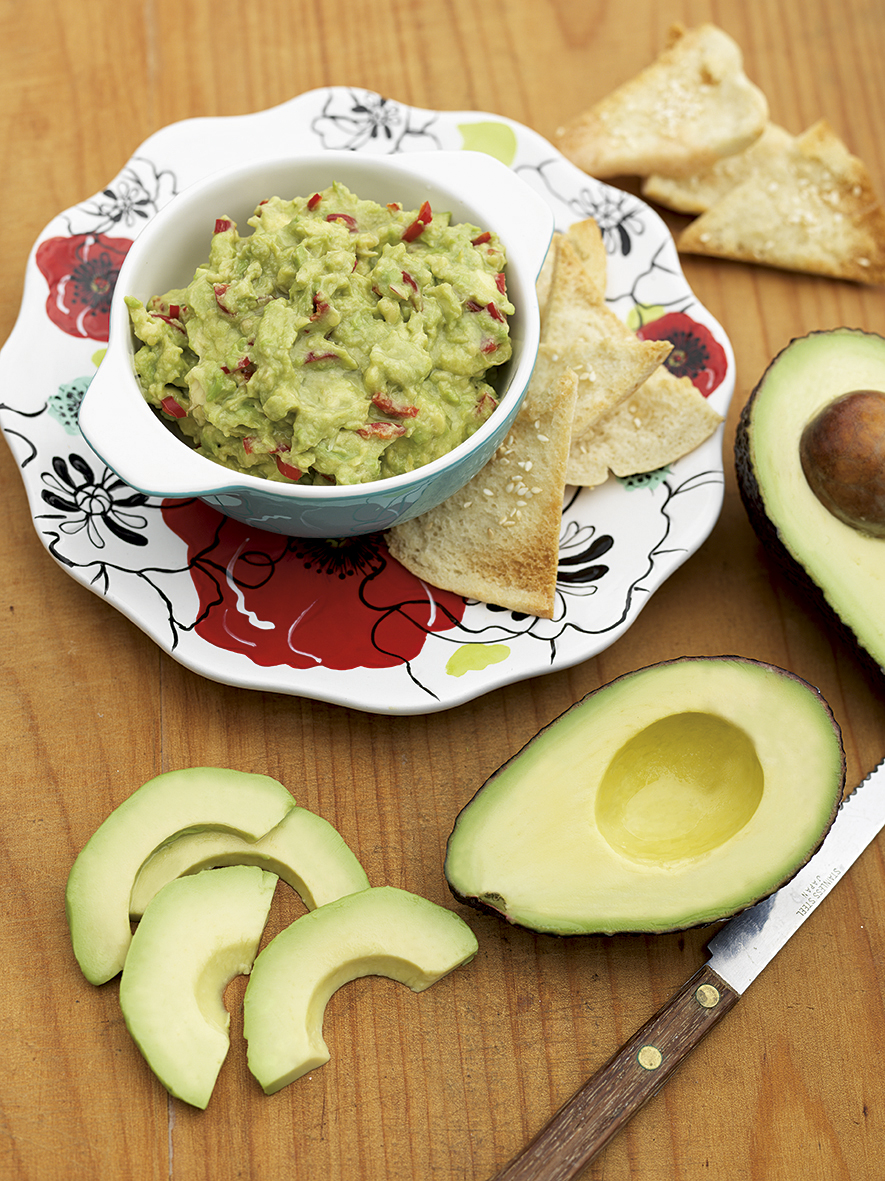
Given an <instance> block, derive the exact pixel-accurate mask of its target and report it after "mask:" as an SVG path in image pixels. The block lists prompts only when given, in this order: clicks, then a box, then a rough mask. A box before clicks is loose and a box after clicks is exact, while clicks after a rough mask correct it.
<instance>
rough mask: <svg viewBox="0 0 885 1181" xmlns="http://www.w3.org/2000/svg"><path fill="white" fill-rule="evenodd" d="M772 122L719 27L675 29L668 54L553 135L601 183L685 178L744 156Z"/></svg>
mask: <svg viewBox="0 0 885 1181" xmlns="http://www.w3.org/2000/svg"><path fill="white" fill-rule="evenodd" d="M767 121H768V103H767V101H766V98H765V96H764V94H763V93H762V91H761V90H760V89H759V88H758V87H757V86H754V84H753V83H752V82H751V81H750V80H749V78H747V76H746V74H745V73H744V69H743V55H742V54H741V51H740V48H739V47H738V45H737V43H736V42H735V41H734V40H733V39H732V38H731V37H729V36H728V34H727V33H725V32H723V31H722V29H719V28H717V27H716V26H715V25H712V24H704V25H700V26H699V27H698V28H695V29H691V30H686V29H685V28H684V27H683V26H682V25H674V26H673V28H672V29H671V30H670V39H669V42H668V45H667V48H666V49H665V50H664V52H663V53H662V54H661V55H660V56H659V57H658V58H657V59H656V60H655V61H654V62H653V63H652V64H651V65H649V66H647V67H646V69H644V70H642V71H641V72H640V73H639V74H637V75H636V76H635V77H634V78H632V79H630V80H629V81H627V82H625V83H624V84H623V85H621V86H619V87H618V88H617V89H616V90H614V91H612V92H610V93H609V94H608V95H607V96H606V97H605V98H603V99H602V100H601V101H600V102H598V103H597V104H596V105H595V106H593V107H591V108H590V109H589V110H588V111H586V112H585V113H584V114H582V115H580V116H579V117H578V118H577V119H574V120H572V121H571V122H569V123H568V124H566V125H565V126H564V127H562V128H560V129H559V131H557V132H556V134H555V136H554V143H555V144H556V146H557V147H558V148H559V150H560V151H561V152H562V153H563V155H565V156H566V157H567V158H568V159H570V160H571V161H572V162H573V163H574V164H576V165H577V166H578V167H579V168H582V169H584V171H585V172H589V173H590V174H591V175H592V176H596V177H601V178H602V177H610V176H649V175H650V174H652V173H662V174H664V175H667V176H686V175H690V174H691V173H693V172H697V171H698V170H699V169H701V168H706V167H708V166H709V165H710V164H713V163H714V162H715V161H716V160H719V159H721V157H723V156H730V155H732V154H733V153H735V152H739V151H742V150H743V149H744V148H746V147H748V146H749V145H750V144H751V143H752V142H753V141H754V140H755V139H757V138H758V137H759V136H760V135H761V134H762V131H763V130H764V128H765V124H766V123H767Z"/></svg>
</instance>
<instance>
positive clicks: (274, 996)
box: [243, 886, 478, 1095]
mask: <svg viewBox="0 0 885 1181" xmlns="http://www.w3.org/2000/svg"><path fill="white" fill-rule="evenodd" d="M477 950H478V945H477V942H476V936H475V935H474V934H473V932H472V931H471V930H470V927H468V925H467V924H466V923H465V922H464V920H463V919H462V918H460V917H459V916H458V915H456V914H455V913H454V911H451V910H447V909H446V908H445V907H443V906H438V905H437V904H436V903H435V902H431V901H430V900H429V899H427V898H422V897H421V896H420V895H418V894H411V893H409V892H408V891H407V890H400V889H398V888H397V887H395V886H376V887H374V888H372V889H369V890H362V891H360V892H359V893H357V894H350V895H347V896H346V897H344V898H339V899H337V900H336V901H334V902H328V903H326V904H325V905H324V906H320V907H318V908H317V909H316V910H312V911H310V913H309V914H306V915H303V916H302V917H301V918H299V919H296V920H295V922H293V923H290V924H289V926H288V927H284V928H283V930H282V931H280V933H279V934H278V935H276V936H275V937H274V938H273V939H272V940H271V941H270V943H268V944H267V946H266V947H265V948H264V949H263V951H262V952H261V954H260V955H259V956H258V958H257V959H256V961H255V965H254V968H253V970H252V975H251V977H250V978H249V983H248V985H247V986H246V995H245V998H244V1000H243V1034H244V1036H245V1038H246V1041H247V1042H248V1045H249V1049H248V1063H249V1069H250V1070H251V1072H252V1074H253V1075H254V1076H255V1078H256V1079H257V1080H258V1082H259V1083H260V1084H261V1086H262V1088H263V1090H264V1091H265V1093H266V1094H268V1095H271V1094H273V1093H274V1092H275V1091H279V1090H280V1089H281V1088H282V1087H285V1086H286V1085H287V1084H288V1083H291V1082H294V1081H295V1079H297V1078H300V1077H301V1076H302V1075H303V1074H306V1073H307V1072H308V1071H309V1070H314V1069H315V1068H316V1067H318V1066H322V1065H323V1064H324V1063H326V1062H328V1061H329V1057H330V1055H329V1049H328V1047H327V1046H326V1043H325V1041H324V1040H323V1017H324V1015H325V1011H326V1005H327V1004H328V1002H329V1000H330V999H331V997H332V994H333V993H334V992H336V991H337V989H339V988H341V987H342V985H344V984H347V983H348V982H349V981H351V980H356V979H357V978H358V977H360V976H389V977H390V978H391V979H393V980H397V981H399V982H400V983H401V984H405V985H407V986H408V987H409V988H411V989H412V991H413V992H421V991H423V990H424V989H425V988H429V987H430V985H431V984H435V983H436V981H437V980H439V979H440V978H441V977H442V976H445V975H446V974H447V973H449V972H452V971H454V969H455V968H457V967H459V966H460V965H461V964H465V963H467V962H468V961H469V960H471V959H473V957H474V956H475V955H476V952H477Z"/></svg>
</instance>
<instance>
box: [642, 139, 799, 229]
mask: <svg viewBox="0 0 885 1181" xmlns="http://www.w3.org/2000/svg"><path fill="white" fill-rule="evenodd" d="M793 140H794V136H792V135H791V134H790V132H789V131H787V130H785V128H783V127H780V126H779V125H778V124H777V123H769V124H768V125H767V126H766V128H765V130H764V131H763V133H762V134H761V135H760V136H759V138H758V139H757V140H755V141H754V142H753V143H751V144H750V146H749V147H748V148H744V150H743V151H742V152H735V153H734V154H733V155H731V156H723V157H722V159H721V160H717V161H716V163H715V164H711V165H710V167H709V168H704V169H702V170H701V171H700V172H695V173H692V175H691V176H661V175H660V174H654V175H652V176H649V177H646V178H645V180H644V181H643V182H642V195H643V197H645V198H646V200H648V201H654V202H655V203H656V204H658V205H663V206H664V207H665V208H667V209H673V210H675V211H676V212H677V213H690V214H697V213H704V212H706V210H708V209H709V208H710V206H711V205H715V204H716V202H717V201H718V200H719V199H720V198H721V197H724V196H725V194H726V193H728V192H730V191H731V190H732V189H733V188H736V187H737V185H739V184H742V183H743V181H745V180H749V179H750V178H751V177H753V176H756V175H758V174H761V173H764V172H765V170H766V169H767V168H768V167H769V166H770V163H771V161H772V160H773V159H775V158H777V157H778V156H780V155H782V154H783V152H785V151H786V150H788V149H789V148H791V147H792V144H793Z"/></svg>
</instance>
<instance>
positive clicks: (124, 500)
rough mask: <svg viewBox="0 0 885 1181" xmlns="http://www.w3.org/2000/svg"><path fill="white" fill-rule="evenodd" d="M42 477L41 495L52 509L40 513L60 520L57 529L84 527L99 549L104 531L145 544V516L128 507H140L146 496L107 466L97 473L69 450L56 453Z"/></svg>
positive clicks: (74, 530)
mask: <svg viewBox="0 0 885 1181" xmlns="http://www.w3.org/2000/svg"><path fill="white" fill-rule="evenodd" d="M42 479H43V483H44V485H45V487H44V488H43V489H42V491H41V493H40V495H41V497H42V499H43V501H44V503H45V504H47V505H48V506H49V507H50V508H51V509H54V510H55V512H54V513H41V514H40V519H41V520H50V521H51V520H55V521H59V522H60V523H59V526H58V528H59V530H60V532H62V533H65V534H68V535H72V534H76V533H80V532H82V531H83V530H84V529H85V530H86V536H87V538H88V539H89V543H90V544H91V545H92V546H93V547H94V548H95V549H98V550H101V549H104V548H105V545H106V544H107V540H106V536H105V532H107V533H111V534H113V536H114V537H116V538H118V539H119V540H120V541H124V542H126V543H127V544H128V545H135V546H146V545H147V544H148V539H147V537H146V536H145V535H144V532H143V531H144V530H145V529H146V528H147V524H148V520H147V517H145V516H144V515H143V514H142V513H134V512H132V511H131V510H132V509H136V508H143V507H144V506H145V505H146V504H147V503H148V499H149V498H148V497H147V496H145V495H144V493H142V492H135V491H133V489H132V488H130V487H129V485H128V484H125V483H124V482H123V481H122V480H121V479H120V477H119V476H118V475H116V474H115V473H114V472H112V471H111V469H110V468H108V467H106V468H105V469H104V471H103V472H102V473H101V474H100V475H99V476H97V477H96V474H95V471H94V470H93V468H92V465H91V464H90V463H89V462H88V461H87V460H85V459H84V458H83V456H82V455H79V454H78V453H77V452H71V453H70V454H69V455H68V458H67V459H63V458H62V457H61V456H60V455H56V456H55V457H54V458H53V460H52V471H51V472H43V474H42ZM139 530H141V532H139ZM56 556H58V555H57V554H56Z"/></svg>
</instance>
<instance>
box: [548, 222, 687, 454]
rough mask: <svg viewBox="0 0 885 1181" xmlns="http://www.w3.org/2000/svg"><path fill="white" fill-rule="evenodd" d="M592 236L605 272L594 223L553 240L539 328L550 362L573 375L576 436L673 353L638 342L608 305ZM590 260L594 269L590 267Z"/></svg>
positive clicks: (657, 343)
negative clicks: (545, 294) (575, 390)
mask: <svg viewBox="0 0 885 1181" xmlns="http://www.w3.org/2000/svg"><path fill="white" fill-rule="evenodd" d="M573 228H574V227H573ZM591 231H592V233H591ZM593 235H595V238H596V239H597V240H598V241H599V243H600V246H599V250H601V252H602V262H603V266H604V262H605V247H604V245H602V244H601V236H600V234H599V230H598V228H597V227H596V226H595V224H593V223H592V222H591V223H590V227H587V226H582V228H581V229H580V230H578V231H576V234H574V235H572V234H571V231H570V232H569V233H568V234H564V235H563V234H558V235H555V236H554V240H553V246H552V249H553V251H554V260H553V269H552V273H551V275H550V287H549V293H548V295H547V297H546V301H545V304H544V310H543V314H542V327H541V343H542V344H543V345H544V346H545V348H546V349H547V351H548V353H549V354H550V357H551V359H552V361H553V362H558V363H559V364H561V365H562V366H563V367H565V368H568V369H571V370H573V371H574V372H575V373H576V374H577V377H578V395H577V401H576V405H575V414H574V432H575V433H576V434H578V435H581V434H583V433H584V432H585V431H586V430H588V429H589V427H590V426H591V425H592V423H594V422H595V421H596V420H597V419H599V418H601V417H602V416H603V415H605V414H607V413H608V412H609V411H610V410H613V409H614V408H615V406H617V405H619V404H620V403H621V402H623V401H624V399H625V398H628V397H629V396H630V395H631V394H632V393H633V392H634V391H635V390H636V389H638V387H639V386H640V385H642V383H643V382H644V381H645V380H646V379H647V378H648V377H649V376H650V375H651V374H652V373H653V372H654V370H655V369H657V368H658V366H659V365H660V364H661V362H662V361H663V360H664V359H665V358H666V357H668V356H669V355H670V353H671V351H672V348H673V346H672V345H671V344H670V343H669V342H668V341H661V340H640V339H639V337H637V336H636V335H635V333H633V332H631V331H630V329H629V328H628V327H627V326H626V324H624V322H623V321H622V320H620V319H619V318H618V316H617V315H616V314H615V313H614V312H613V311H612V310H611V308H610V307H609V306H608V304H606V302H605V273H604V271H603V273H602V276H600V274H599V251H598V250H597V248H596V247H595V246H594V245H592V243H593ZM576 242H577V243H578V245H576ZM579 248H580V251H582V252H583V254H582V253H581V252H579ZM591 255H592V257H593V258H594V259H595V265H594V264H591V265H588V259H589V258H590V256H591Z"/></svg>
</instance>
